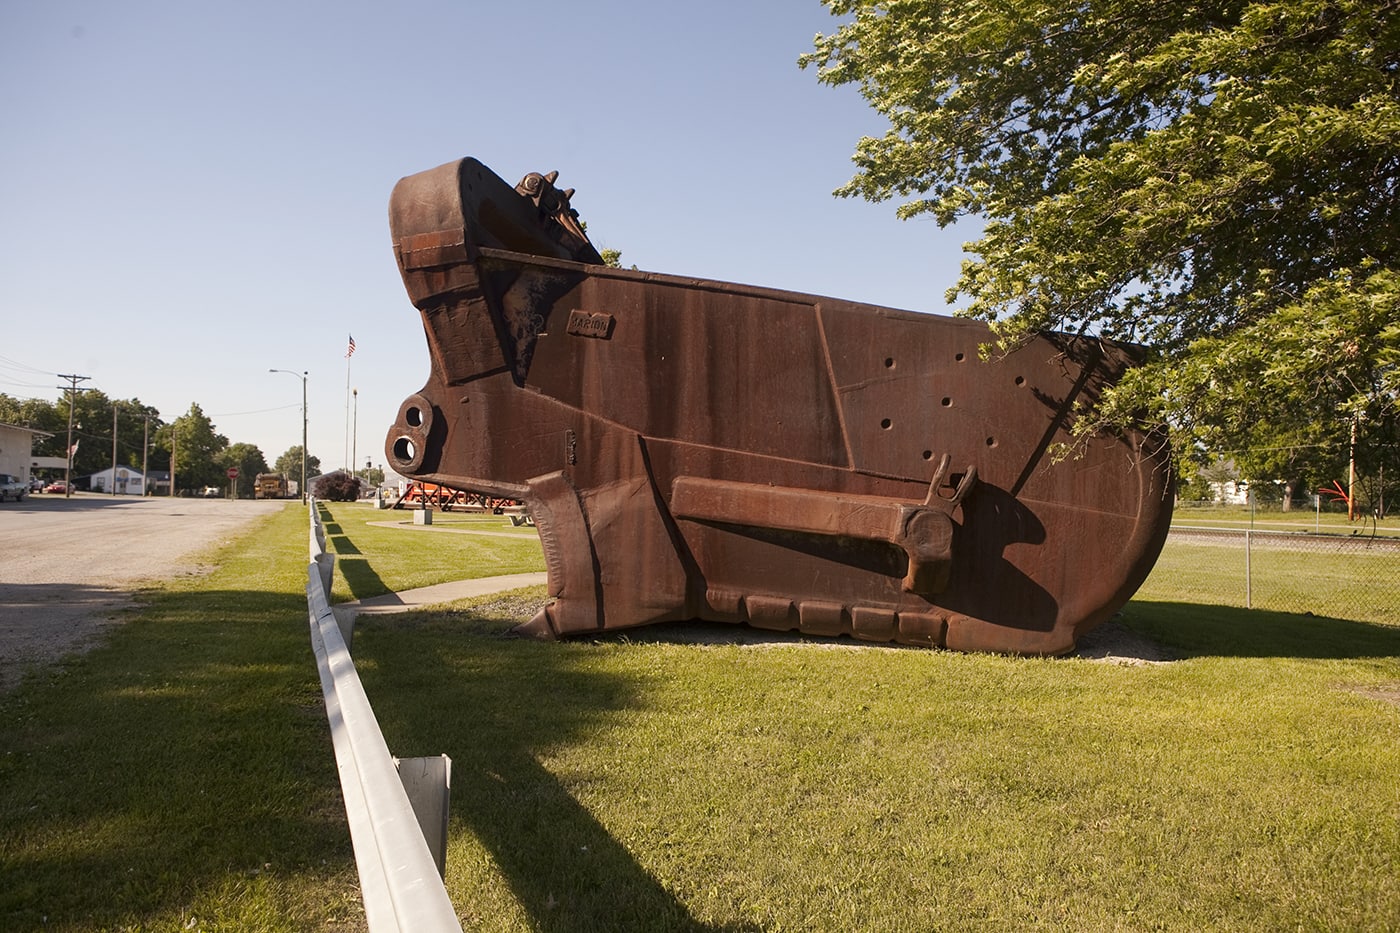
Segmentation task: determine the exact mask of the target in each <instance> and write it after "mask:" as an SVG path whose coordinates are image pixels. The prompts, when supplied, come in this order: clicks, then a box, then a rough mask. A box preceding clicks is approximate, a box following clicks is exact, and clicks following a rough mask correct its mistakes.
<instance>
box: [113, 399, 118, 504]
mask: <svg viewBox="0 0 1400 933" xmlns="http://www.w3.org/2000/svg"><path fill="white" fill-rule="evenodd" d="M118 407H119V406H118V405H117V403H116V402H113V403H112V495H114V496H115V495H116V494H117V408H118Z"/></svg>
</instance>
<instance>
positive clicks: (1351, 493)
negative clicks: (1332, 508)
mask: <svg viewBox="0 0 1400 933" xmlns="http://www.w3.org/2000/svg"><path fill="white" fill-rule="evenodd" d="M1348 461H1349V462H1348V463H1347V521H1349V522H1354V521H1356V415H1352V416H1351V455H1350V457H1349V458H1348Z"/></svg>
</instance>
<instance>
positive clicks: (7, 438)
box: [0, 424, 53, 483]
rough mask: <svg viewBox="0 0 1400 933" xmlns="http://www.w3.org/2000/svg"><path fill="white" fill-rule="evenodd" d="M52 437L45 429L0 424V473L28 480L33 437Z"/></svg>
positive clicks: (32, 451) (32, 455)
mask: <svg viewBox="0 0 1400 933" xmlns="http://www.w3.org/2000/svg"><path fill="white" fill-rule="evenodd" d="M36 436H37V437H53V435H52V434H49V433H48V432H47V431H36V430H34V429H33V428H22V427H20V426H19V425H17V424H0V473H8V474H10V475H11V476H17V477H19V479H20V481H21V482H25V483H27V482H29V465H30V462H31V461H32V460H33V458H34V438H35V437H36Z"/></svg>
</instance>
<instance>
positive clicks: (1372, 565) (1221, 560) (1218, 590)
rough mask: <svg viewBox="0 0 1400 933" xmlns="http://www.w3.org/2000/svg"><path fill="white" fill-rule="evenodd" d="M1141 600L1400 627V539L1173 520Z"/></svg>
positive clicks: (1144, 586)
mask: <svg viewBox="0 0 1400 933" xmlns="http://www.w3.org/2000/svg"><path fill="white" fill-rule="evenodd" d="M1137 598H1139V599H1147V600H1171V601H1189V602H1199V603H1209V604H1214V605H1221V606H1243V607H1245V608H1247V609H1270V610H1275V611H1279V612H1297V613H1312V614H1313V615H1317V616H1326V617H1329V618H1334V619H1348V620H1352V621H1357V622H1380V623H1383V624H1387V625H1400V538H1390V537H1381V536H1373V535H1369V534H1361V533H1358V534H1352V535H1342V534H1313V533H1304V532H1280V531H1254V530H1250V529H1224V528H1210V527H1195V526H1191V525H1173V526H1172V529H1171V533H1170V534H1169V535H1168V536H1167V543H1166V545H1165V546H1164V547H1163V548H1162V556H1161V557H1160V558H1159V559H1158V561H1157V565H1156V566H1155V567H1154V568H1153V570H1152V574H1151V575H1150V576H1149V577H1148V578H1147V582H1145V583H1144V584H1143V585H1142V588H1141V589H1140V590H1139V591H1138V595H1137Z"/></svg>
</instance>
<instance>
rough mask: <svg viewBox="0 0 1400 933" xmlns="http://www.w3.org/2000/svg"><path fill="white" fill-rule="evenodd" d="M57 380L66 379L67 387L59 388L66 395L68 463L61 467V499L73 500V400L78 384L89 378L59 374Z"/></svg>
mask: <svg viewBox="0 0 1400 933" xmlns="http://www.w3.org/2000/svg"><path fill="white" fill-rule="evenodd" d="M58 378H60V379H67V380H68V383H69V384H68V385H66V386H59V388H60V389H63V390H64V391H66V392H67V393H68V462H67V464H65V465H64V467H63V497H64V498H65V499H71V498H73V399H74V397H75V396H76V395H77V394H78V383H80V382H87V381H88V380H89V379H91V378H92V377H91V376H69V375H65V374H64V373H59V374H58Z"/></svg>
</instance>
